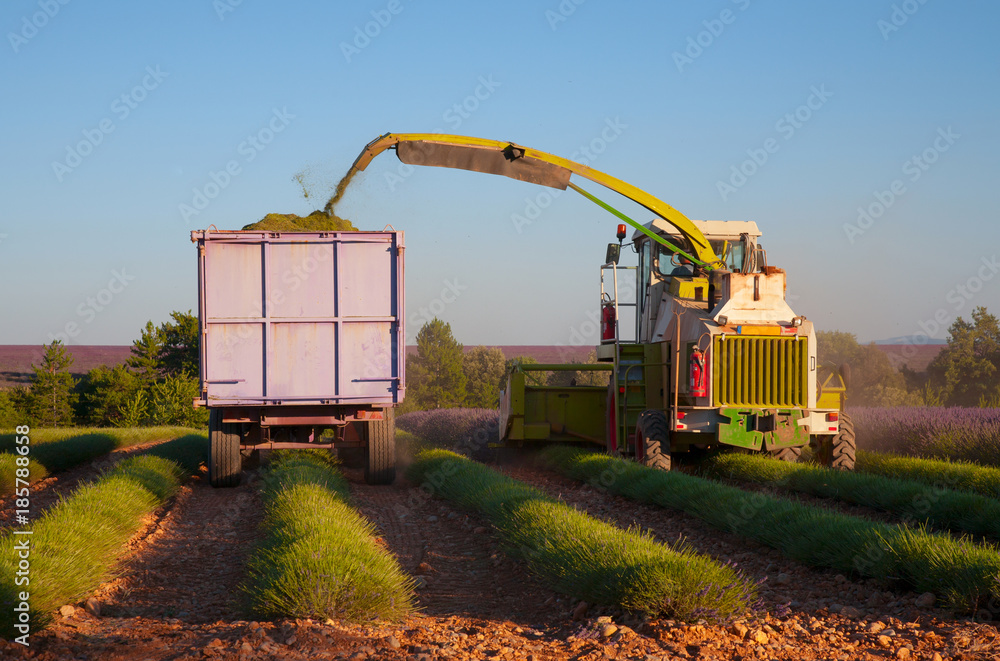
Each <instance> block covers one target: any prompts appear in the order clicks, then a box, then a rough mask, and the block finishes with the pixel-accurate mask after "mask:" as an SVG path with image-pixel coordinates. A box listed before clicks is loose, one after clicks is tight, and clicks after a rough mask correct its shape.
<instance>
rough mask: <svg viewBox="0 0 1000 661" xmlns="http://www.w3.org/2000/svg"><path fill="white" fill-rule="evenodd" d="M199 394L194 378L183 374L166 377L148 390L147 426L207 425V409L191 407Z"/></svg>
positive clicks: (196, 381)
mask: <svg viewBox="0 0 1000 661" xmlns="http://www.w3.org/2000/svg"><path fill="white" fill-rule="evenodd" d="M199 394H200V393H199V390H198V380H197V379H196V378H194V377H192V376H186V375H184V374H177V375H174V376H168V377H167V378H166V379H164V380H163V381H161V382H160V383H157V384H156V385H154V386H153V387H152V388H150V390H149V408H148V416H149V419H148V421H147V424H150V425H177V426H180V427H202V426H205V425H207V424H208V409H204V408H195V407H194V406H193V405H192V402H193V401H194V400H195V399H196V398H197V397H198V395H199Z"/></svg>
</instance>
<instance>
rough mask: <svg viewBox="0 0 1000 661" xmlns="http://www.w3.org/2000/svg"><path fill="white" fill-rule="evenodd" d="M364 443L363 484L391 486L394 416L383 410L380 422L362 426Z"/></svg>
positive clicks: (393, 470) (387, 410) (390, 411)
mask: <svg viewBox="0 0 1000 661" xmlns="http://www.w3.org/2000/svg"><path fill="white" fill-rule="evenodd" d="M362 429H363V430H364V432H363V433H364V434H365V436H366V437H367V438H365V439H364V440H365V441H366V443H365V482H367V483H368V484H392V483H393V482H395V481H396V416H395V413H394V411H393V409H385V410H384V411H383V412H382V419H381V420H372V421H370V422H367V423H364V424H363V425H362Z"/></svg>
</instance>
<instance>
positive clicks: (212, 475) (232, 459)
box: [208, 409, 243, 487]
mask: <svg viewBox="0 0 1000 661" xmlns="http://www.w3.org/2000/svg"><path fill="white" fill-rule="evenodd" d="M240 431H241V426H240V425H234V424H225V423H223V422H222V409H210V410H209V412H208V438H209V449H208V482H209V484H211V485H212V486H213V487H235V486H237V485H239V483H240V477H241V474H242V472H243V457H242V456H240V435H241V434H240Z"/></svg>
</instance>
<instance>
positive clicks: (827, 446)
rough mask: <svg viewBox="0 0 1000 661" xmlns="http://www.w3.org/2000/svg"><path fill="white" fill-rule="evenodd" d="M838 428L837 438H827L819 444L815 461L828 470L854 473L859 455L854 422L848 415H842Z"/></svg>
mask: <svg viewBox="0 0 1000 661" xmlns="http://www.w3.org/2000/svg"><path fill="white" fill-rule="evenodd" d="M838 427H839V429H838V431H837V433H836V435H835V436H833V437H832V438H831V437H829V436H827V437H826V440H824V441H821V442H820V443H818V447H817V448H816V452H815V455H814V460H815V461H816V463H818V464H820V465H821V466H826V467H827V468H833V469H836V470H843V471H852V470H854V463H855V460H856V457H857V453H858V447H857V440H856V438H855V435H854V421H852V420H851V417H850V416H849V415H847V414H846V413H841V414H840V424H839V425H838Z"/></svg>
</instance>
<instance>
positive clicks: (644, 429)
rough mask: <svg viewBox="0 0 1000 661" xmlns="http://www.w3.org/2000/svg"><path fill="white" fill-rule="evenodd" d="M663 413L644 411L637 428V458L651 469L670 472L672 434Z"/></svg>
mask: <svg viewBox="0 0 1000 661" xmlns="http://www.w3.org/2000/svg"><path fill="white" fill-rule="evenodd" d="M667 429H668V427H667V416H666V415H664V414H663V411H653V410H650V411H643V412H642V414H641V415H640V416H639V421H638V422H637V423H636V426H635V458H636V461H638V462H639V463H641V464H644V465H646V466H649V467H650V468H659V469H660V470H665V471H668V470H670V463H671V462H670V434H669V432H668V431H667Z"/></svg>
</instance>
